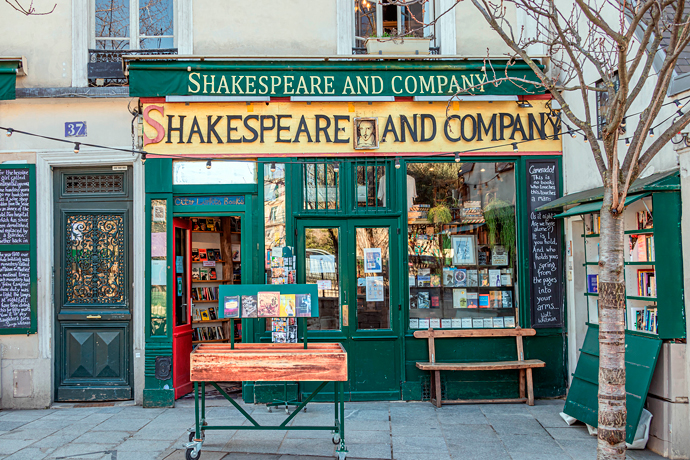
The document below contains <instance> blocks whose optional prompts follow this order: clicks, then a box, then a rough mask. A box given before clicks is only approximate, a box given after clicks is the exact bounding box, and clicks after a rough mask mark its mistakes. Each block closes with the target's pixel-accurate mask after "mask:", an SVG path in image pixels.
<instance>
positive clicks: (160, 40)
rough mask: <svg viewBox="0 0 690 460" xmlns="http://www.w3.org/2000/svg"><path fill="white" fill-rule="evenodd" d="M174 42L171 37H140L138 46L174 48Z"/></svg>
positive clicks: (144, 48)
mask: <svg viewBox="0 0 690 460" xmlns="http://www.w3.org/2000/svg"><path fill="white" fill-rule="evenodd" d="M174 47H175V42H174V40H173V38H172V37H156V38H142V39H141V40H139V48H141V49H143V50H157V49H169V48H174Z"/></svg>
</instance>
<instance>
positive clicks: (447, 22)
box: [436, 0, 457, 56]
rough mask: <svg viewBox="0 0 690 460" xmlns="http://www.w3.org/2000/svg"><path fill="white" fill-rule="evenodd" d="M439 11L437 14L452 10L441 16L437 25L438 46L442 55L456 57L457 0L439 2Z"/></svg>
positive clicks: (440, 0) (441, 0)
mask: <svg viewBox="0 0 690 460" xmlns="http://www.w3.org/2000/svg"><path fill="white" fill-rule="evenodd" d="M438 2H439V9H438V10H437V11H438V13H437V14H442V13H443V12H444V11H446V10H448V9H451V8H452V11H449V12H448V13H446V14H444V15H443V16H441V18H440V19H439V20H438V22H437V23H436V34H437V35H438V40H439V42H438V43H437V46H439V47H440V48H441V50H440V52H441V54H442V55H451V56H454V55H455V53H456V50H457V43H456V41H455V40H456V35H455V32H456V31H455V15H456V14H457V13H456V11H455V5H456V1H455V0H438Z"/></svg>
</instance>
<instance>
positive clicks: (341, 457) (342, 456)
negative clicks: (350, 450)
mask: <svg viewBox="0 0 690 460" xmlns="http://www.w3.org/2000/svg"><path fill="white" fill-rule="evenodd" d="M345 457H347V452H338V460H345Z"/></svg>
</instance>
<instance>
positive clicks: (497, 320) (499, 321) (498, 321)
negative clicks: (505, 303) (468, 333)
mask: <svg viewBox="0 0 690 460" xmlns="http://www.w3.org/2000/svg"><path fill="white" fill-rule="evenodd" d="M494 327H505V326H504V325H503V317H502V316H499V317H498V318H494Z"/></svg>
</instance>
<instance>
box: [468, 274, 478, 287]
mask: <svg viewBox="0 0 690 460" xmlns="http://www.w3.org/2000/svg"><path fill="white" fill-rule="evenodd" d="M477 286H479V272H478V271H477V270H467V287H477Z"/></svg>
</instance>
